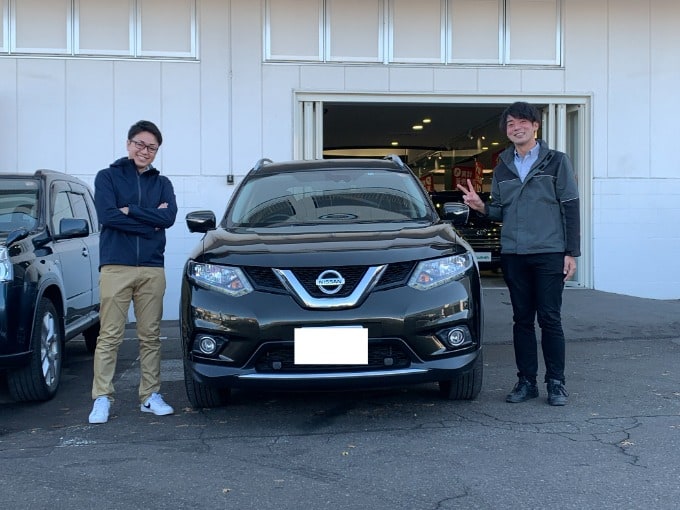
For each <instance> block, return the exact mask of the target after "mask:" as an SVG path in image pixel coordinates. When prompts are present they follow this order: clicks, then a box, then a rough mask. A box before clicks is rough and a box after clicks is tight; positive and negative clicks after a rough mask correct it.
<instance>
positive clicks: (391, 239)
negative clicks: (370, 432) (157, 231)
mask: <svg viewBox="0 0 680 510" xmlns="http://www.w3.org/2000/svg"><path fill="white" fill-rule="evenodd" d="M461 208H462V209H465V210H464V211H462V212H464V213H465V214H461V216H466V215H467V213H468V211H467V206H466V205H464V204H461ZM187 225H188V227H189V230H190V231H192V232H201V233H204V234H205V236H204V237H203V239H202V240H201V242H200V243H199V244H198V246H197V247H196V249H195V250H194V251H193V252H192V253H191V255H190V257H189V260H188V262H187V264H186V267H185V270H184V276H183V280H182V296H181V305H180V326H181V333H182V343H183V354H184V370H185V383H186V390H187V396H188V398H189V401H190V402H191V403H192V405H193V406H195V407H209V406H214V405H220V404H223V403H225V402H226V398H227V396H228V394H229V391H230V390H231V389H232V388H258V387H259V388H269V389H276V390H283V389H293V390H319V389H334V388H345V389H348V388H349V389H357V390H358V389H360V388H366V387H386V386H398V385H408V384H418V383H438V385H439V389H440V390H441V393H442V395H443V396H444V397H446V398H451V399H473V398H475V397H476V396H477V394H478V393H479V391H480V389H481V385H482V371H483V362H482V295H481V285H480V279H479V272H478V270H477V264H476V263H475V259H474V256H473V253H472V250H471V248H470V246H469V245H468V244H467V243H466V242H465V241H464V240H463V239H462V238H461V237H460V236H459V235H458V234H457V232H456V230H455V229H454V228H453V226H452V225H451V224H450V223H449V222H446V221H443V220H441V219H440V218H439V216H438V214H437V211H436V210H435V208H434V206H433V204H432V202H431V201H430V199H429V197H428V196H427V193H426V192H425V189H424V188H423V187H422V185H421V184H420V182H419V180H418V178H417V177H416V176H415V175H414V174H413V172H412V171H411V170H410V169H409V168H408V167H407V166H406V165H405V164H404V163H403V162H402V161H401V160H400V159H399V158H398V157H396V156H394V157H391V158H389V159H386V160H370V159H334V160H318V161H289V162H283V163H272V162H270V161H268V160H263V161H260V162H258V164H256V165H255V167H254V168H253V169H252V170H251V171H250V172H249V173H248V175H247V176H246V177H245V178H244V179H243V181H242V182H241V183H240V184H239V187H238V189H236V191H235V192H234V196H233V197H232V198H231V200H230V201H229V204H228V206H227V210H226V212H225V214H224V216H223V218H222V220H221V221H220V222H219V225H216V218H215V215H214V214H213V213H212V212H211V211H196V212H193V213H190V214H188V215H187Z"/></svg>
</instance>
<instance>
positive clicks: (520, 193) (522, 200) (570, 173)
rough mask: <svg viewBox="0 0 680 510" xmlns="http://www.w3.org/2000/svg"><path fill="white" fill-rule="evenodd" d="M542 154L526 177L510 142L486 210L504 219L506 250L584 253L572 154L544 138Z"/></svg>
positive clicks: (495, 171) (504, 243) (495, 177)
mask: <svg viewBox="0 0 680 510" xmlns="http://www.w3.org/2000/svg"><path fill="white" fill-rule="evenodd" d="M538 142H539V144H540V149H539V152H538V159H537V160H536V162H535V163H534V164H533V166H532V167H531V170H529V174H528V175H527V177H526V179H525V180H524V182H522V181H521V180H520V178H519V173H518V171H517V168H516V167H515V163H514V158H515V147H514V146H510V147H508V148H507V149H506V150H505V151H503V153H501V156H500V158H499V161H498V165H497V166H496V168H495V169H494V173H493V180H492V183H491V201H490V202H489V203H487V204H486V213H487V214H488V215H489V217H490V218H491V219H494V220H497V221H502V222H503V228H502V230H501V252H502V253H514V254H533V253H564V254H565V255H571V256H573V257H578V256H579V255H581V248H580V245H581V226H580V216H579V198H578V187H577V183H576V176H575V174H574V169H573V167H572V165H571V161H570V160H569V157H568V156H567V155H566V154H564V153H563V152H559V151H555V150H551V149H549V148H548V144H547V143H545V142H544V141H543V140H539V141H538Z"/></svg>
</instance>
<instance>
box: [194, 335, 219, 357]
mask: <svg viewBox="0 0 680 510" xmlns="http://www.w3.org/2000/svg"><path fill="white" fill-rule="evenodd" d="M198 349H199V350H200V351H201V352H202V353H203V354H215V351H217V342H216V341H215V339H214V338H213V337H211V336H207V335H205V336H201V337H199V339H198Z"/></svg>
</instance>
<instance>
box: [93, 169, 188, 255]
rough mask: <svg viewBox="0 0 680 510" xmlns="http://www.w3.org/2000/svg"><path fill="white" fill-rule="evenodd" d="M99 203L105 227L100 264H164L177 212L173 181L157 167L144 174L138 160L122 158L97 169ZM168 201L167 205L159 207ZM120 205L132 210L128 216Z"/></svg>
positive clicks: (101, 220)
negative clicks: (168, 233) (169, 230)
mask: <svg viewBox="0 0 680 510" xmlns="http://www.w3.org/2000/svg"><path fill="white" fill-rule="evenodd" d="M94 202H95V206H96V208H97V215H98V216H99V221H100V223H101V225H102V228H101V234H100V236H99V267H101V266H105V265H108V264H119V265H123V266H150V267H163V261H164V258H163V254H164V252H165V229H166V228H169V227H171V226H172V225H173V224H174V223H175V217H176V216H177V202H176V200H175V192H174V190H173V188H172V183H171V182H170V179H168V178H167V177H165V176H163V175H161V174H160V172H159V171H158V170H156V169H155V168H153V167H150V168H149V169H147V170H146V171H145V172H144V173H142V174H140V173H139V172H138V171H137V166H136V165H135V162H134V161H133V160H131V159H129V158H127V157H125V158H121V159H119V160H117V161H114V162H113V163H111V166H109V168H105V169H103V170H100V171H99V172H98V173H97V177H95V180H94ZM164 202H165V203H167V204H168V207H167V209H159V208H158V206H159V205H160V204H162V203H164ZM121 207H128V208H129V212H128V214H127V215H125V214H123V213H122V212H121V211H120V208H121Z"/></svg>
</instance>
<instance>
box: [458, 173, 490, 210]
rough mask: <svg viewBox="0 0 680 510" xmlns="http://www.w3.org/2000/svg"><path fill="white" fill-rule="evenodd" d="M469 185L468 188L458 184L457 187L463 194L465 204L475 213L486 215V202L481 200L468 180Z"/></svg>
mask: <svg viewBox="0 0 680 510" xmlns="http://www.w3.org/2000/svg"><path fill="white" fill-rule="evenodd" d="M467 184H468V185H467V188H466V187H465V186H463V185H462V184H456V187H457V188H458V189H459V190H461V191H462V192H463V202H465V204H466V205H468V206H469V207H470V208H472V209H474V210H475V211H479V212H480V213H482V214H484V201H483V200H482V199H481V198H479V195H478V194H477V192H476V191H475V187H474V186H473V185H472V181H471V180H470V179H468V180H467Z"/></svg>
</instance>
